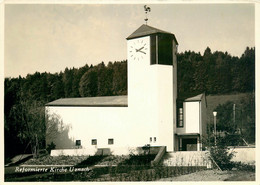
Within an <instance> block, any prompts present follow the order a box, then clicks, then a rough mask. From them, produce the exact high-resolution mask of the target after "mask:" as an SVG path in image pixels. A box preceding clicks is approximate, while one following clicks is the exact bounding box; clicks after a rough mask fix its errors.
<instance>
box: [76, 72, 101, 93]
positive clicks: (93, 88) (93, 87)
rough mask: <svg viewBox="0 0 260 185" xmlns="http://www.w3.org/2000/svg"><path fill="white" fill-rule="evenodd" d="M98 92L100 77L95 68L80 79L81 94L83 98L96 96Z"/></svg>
mask: <svg viewBox="0 0 260 185" xmlns="http://www.w3.org/2000/svg"><path fill="white" fill-rule="evenodd" d="M97 92H98V75H97V71H96V69H95V68H91V69H90V70H88V71H87V72H86V73H85V74H84V75H83V76H82V77H81V79H80V84H79V93H80V95H81V96H82V97H91V96H96V95H97Z"/></svg>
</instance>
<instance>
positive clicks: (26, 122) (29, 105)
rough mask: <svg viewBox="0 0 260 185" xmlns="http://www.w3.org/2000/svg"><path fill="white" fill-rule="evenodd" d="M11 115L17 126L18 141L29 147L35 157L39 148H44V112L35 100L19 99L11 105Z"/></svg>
mask: <svg viewBox="0 0 260 185" xmlns="http://www.w3.org/2000/svg"><path fill="white" fill-rule="evenodd" d="M11 116H12V118H13V122H14V123H15V124H16V125H17V126H18V128H19V129H18V130H17V137H18V138H19V139H20V142H21V143H23V144H25V145H26V146H30V147H31V152H32V154H33V155H34V156H35V157H37V156H38V152H39V149H40V148H45V144H44V141H45V112H44V107H43V105H42V104H41V103H39V102H37V101H29V100H28V101H26V100H21V101H20V102H19V104H16V105H14V106H13V107H12V110H11Z"/></svg>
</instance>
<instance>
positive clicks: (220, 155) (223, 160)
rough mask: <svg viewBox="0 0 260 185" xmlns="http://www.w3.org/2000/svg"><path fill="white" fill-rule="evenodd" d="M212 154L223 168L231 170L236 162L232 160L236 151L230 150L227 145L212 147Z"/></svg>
mask: <svg viewBox="0 0 260 185" xmlns="http://www.w3.org/2000/svg"><path fill="white" fill-rule="evenodd" d="M210 155H211V157H212V158H213V160H214V161H215V162H216V163H217V165H218V166H219V167H220V168H221V170H231V169H232V168H233V167H234V163H233V162H232V161H231V159H232V157H233V156H234V153H233V152H230V151H228V149H227V147H226V146H220V145H219V146H213V147H211V148H210Z"/></svg>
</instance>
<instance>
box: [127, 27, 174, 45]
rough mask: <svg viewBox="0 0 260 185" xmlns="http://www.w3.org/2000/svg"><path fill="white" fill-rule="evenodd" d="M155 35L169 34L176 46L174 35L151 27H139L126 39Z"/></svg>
mask: <svg viewBox="0 0 260 185" xmlns="http://www.w3.org/2000/svg"><path fill="white" fill-rule="evenodd" d="M156 33H163V34H169V35H172V36H173V39H174V40H175V42H176V44H178V42H177V40H176V38H175V36H174V34H172V33H170V32H167V31H163V30H160V29H157V28H154V27H152V26H148V25H145V24H143V25H142V26H140V27H139V28H138V29H137V30H135V31H134V32H133V33H132V34H131V35H129V36H128V37H127V38H126V39H127V40H129V39H133V38H138V37H143V36H147V35H152V34H156Z"/></svg>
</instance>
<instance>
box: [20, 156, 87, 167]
mask: <svg viewBox="0 0 260 185" xmlns="http://www.w3.org/2000/svg"><path fill="white" fill-rule="evenodd" d="M87 158H88V156H57V157H56V156H55V157H52V156H43V157H39V158H32V159H30V160H28V161H26V162H25V163H23V164H25V165H76V164H79V163H81V162H82V161H84V160H86V159H87Z"/></svg>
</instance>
